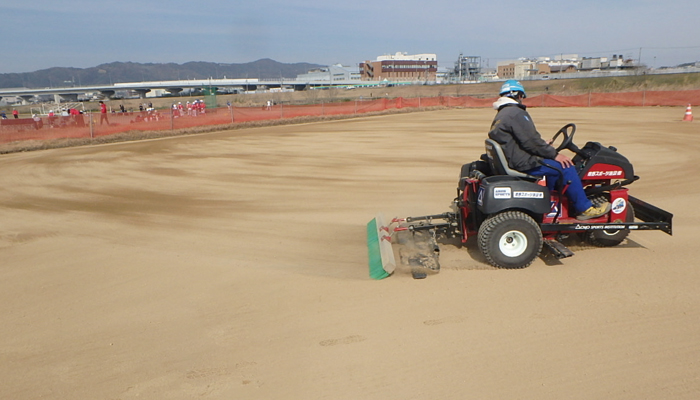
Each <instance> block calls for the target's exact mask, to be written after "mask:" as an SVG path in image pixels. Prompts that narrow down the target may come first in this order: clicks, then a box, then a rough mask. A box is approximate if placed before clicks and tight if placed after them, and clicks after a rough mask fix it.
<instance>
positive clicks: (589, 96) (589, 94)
mask: <svg viewBox="0 0 700 400" xmlns="http://www.w3.org/2000/svg"><path fill="white" fill-rule="evenodd" d="M590 106H591V92H590V91H588V107H590Z"/></svg>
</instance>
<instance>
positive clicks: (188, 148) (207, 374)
mask: <svg viewBox="0 0 700 400" xmlns="http://www.w3.org/2000/svg"><path fill="white" fill-rule="evenodd" d="M684 111H685V110H684V108H600V109H532V110H531V114H532V115H533V118H534V119H535V121H536V122H537V125H538V128H539V130H540V131H541V132H543V133H544V136H551V134H553V133H554V132H555V131H556V130H557V129H558V128H559V127H560V126H562V125H564V124H565V123H568V122H574V123H576V124H577V125H578V132H577V133H576V138H577V140H576V142H577V143H579V144H583V143H584V142H585V141H587V140H593V141H600V142H602V143H603V144H606V145H615V146H616V147H618V149H619V150H620V152H621V153H623V154H624V155H626V156H627V157H628V158H630V160H631V161H632V162H633V163H634V166H635V173H636V174H637V175H640V176H641V180H639V181H638V182H636V183H634V184H633V185H632V186H631V192H632V194H633V195H635V196H637V197H639V198H641V199H643V200H646V201H647V202H649V203H651V204H654V205H656V206H659V207H661V208H663V209H666V210H668V211H670V212H672V213H674V215H675V219H674V236H672V237H671V236H668V235H666V234H664V233H661V232H660V231H652V232H633V233H632V234H631V235H630V237H629V239H628V240H627V241H626V242H624V243H623V244H621V245H620V246H618V247H614V248H603V249H601V248H592V247H590V246H586V245H582V244H581V245H576V243H574V245H573V246H572V247H571V248H572V250H574V251H575V252H576V255H575V256H574V257H572V258H569V259H566V260H564V261H563V262H561V263H559V262H553V261H551V260H547V259H546V258H544V259H543V258H539V259H537V260H535V262H534V263H533V265H532V266H530V267H529V268H527V269H523V270H496V269H493V268H491V267H489V266H488V265H487V264H486V263H485V261H484V259H483V257H482V256H481V255H480V254H479V252H478V249H476V246H475V244H474V243H471V244H469V245H468V246H466V247H462V248H458V247H455V246H444V247H443V255H442V271H441V272H440V273H439V274H437V275H433V276H430V277H428V278H427V279H424V280H414V279H412V278H411V276H410V275H409V274H400V273H399V274H396V275H394V276H392V277H389V278H387V279H385V280H382V281H372V280H370V279H369V278H368V272H367V247H366V243H365V224H366V223H367V222H368V221H369V220H370V219H371V218H373V217H374V215H375V213H376V212H377V211H383V212H384V213H385V214H387V215H390V216H407V215H416V214H418V215H423V214H428V213H438V212H443V211H448V210H449V208H448V206H449V203H450V201H451V200H452V199H453V198H454V196H455V194H456V189H455V188H456V184H457V175H458V173H459V168H460V166H461V165H462V164H463V163H466V162H469V161H472V160H473V159H476V158H478V156H479V155H480V154H481V153H482V152H483V139H484V137H485V132H486V131H487V128H488V126H489V124H490V122H491V119H492V118H493V114H494V112H493V110H483V109H482V110H473V109H469V110H448V111H432V112H419V113H413V114H402V115H387V116H379V117H368V118H358V119H354V120H346V121H337V122H325V123H315V124H305V125H295V126H279V127H269V128H256V129H248V130H240V131H231V132H221V133H215V134H206V135H198V136H192V137H180V138H170V139H161V140H152V141H144V142H136V143H122V144H112V145H103V146H95V147H83V148H72V149H59V150H48V151H40V152H32V153H23V154H11V155H3V156H2V157H0V185H2V188H3V190H2V191H1V192H0V221H2V229H1V230H0V254H1V257H2V263H1V265H0V316H1V318H2V323H1V324H0V377H1V378H0V380H1V383H0V398H2V399H39V398H48V399H133V398H145V399H192V398H211V399H352V400H356V399H382V400H385V399H539V400H542V399H556V400H560V399H586V400H590V399H635V400H637V399H661V398H669V399H670V398H672V399H697V398H698V396H700V290H698V287H699V285H700V268H699V267H700V262H699V261H698V259H697V256H696V254H695V253H694V252H693V251H694V250H693V248H694V246H695V245H694V244H693V243H694V242H693V240H694V238H695V237H697V234H698V232H699V231H700V229H699V228H698V226H700V211H699V207H698V204H697V202H698V199H699V198H700V196H699V195H700V176H698V174H697V172H696V171H697V163H696V161H695V159H696V157H697V155H698V154H699V153H700V148H699V147H700V140H698V134H700V128H698V126H699V125H698V122H693V123H688V122H680V120H681V118H682V117H683V114H684Z"/></svg>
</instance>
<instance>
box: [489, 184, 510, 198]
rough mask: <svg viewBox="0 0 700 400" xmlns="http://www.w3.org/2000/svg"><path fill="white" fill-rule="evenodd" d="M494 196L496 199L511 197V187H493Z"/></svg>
mask: <svg viewBox="0 0 700 400" xmlns="http://www.w3.org/2000/svg"><path fill="white" fill-rule="evenodd" d="M493 198H494V199H510V188H509V187H495V188H493Z"/></svg>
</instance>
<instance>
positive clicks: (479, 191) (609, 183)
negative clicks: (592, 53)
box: [367, 124, 673, 279]
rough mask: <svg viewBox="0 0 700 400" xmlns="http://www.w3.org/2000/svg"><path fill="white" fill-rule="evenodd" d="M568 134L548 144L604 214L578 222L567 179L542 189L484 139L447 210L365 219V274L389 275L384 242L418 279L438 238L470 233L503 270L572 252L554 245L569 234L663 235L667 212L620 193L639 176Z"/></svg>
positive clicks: (434, 262) (609, 150)
mask: <svg viewBox="0 0 700 400" xmlns="http://www.w3.org/2000/svg"><path fill="white" fill-rule="evenodd" d="M575 132H576V126H575V125H574V124H567V125H565V126H564V127H562V128H561V129H559V131H557V132H556V134H555V135H554V138H553V142H552V143H553V145H554V146H555V147H556V149H557V151H561V150H564V149H568V150H570V151H572V152H573V153H574V154H575V156H574V158H573V161H574V164H575V166H576V168H577V170H578V175H579V176H580V178H581V181H582V183H583V186H584V189H585V192H586V194H587V196H588V197H589V198H590V199H591V201H592V202H593V204H594V205H597V204H600V203H601V202H605V201H607V202H609V203H610V204H611V209H610V211H609V212H608V213H607V214H605V215H603V216H601V217H598V218H594V219H589V220H585V221H579V220H578V219H576V216H575V215H572V213H570V210H571V205H570V204H569V200H568V198H567V196H566V194H565V193H566V190H567V187H568V185H569V183H570V182H564V181H563V179H560V180H559V182H556V183H555V185H554V188H555V189H554V190H553V191H551V192H550V190H549V189H548V187H547V185H546V183H545V181H544V179H541V178H540V177H536V176H530V175H527V174H524V173H521V172H518V171H515V170H512V169H510V168H509V167H508V163H507V161H506V158H505V156H504V153H503V150H502V149H501V146H500V145H499V144H498V143H497V142H495V141H493V140H491V139H486V153H485V154H483V155H482V156H481V158H480V159H479V160H477V161H473V162H471V163H469V164H465V165H464V166H462V170H461V173H460V177H459V183H458V185H457V197H456V198H455V199H454V201H453V202H452V204H451V209H452V210H451V211H449V212H445V213H442V214H434V215H425V216H417V217H406V218H393V219H391V220H388V221H384V218H383V216H382V214H379V215H377V217H376V218H374V219H373V220H371V221H370V222H369V223H368V224H367V244H368V253H369V268H370V277H372V278H373V279H382V278H385V277H387V276H389V275H390V274H391V273H393V271H394V269H395V268H396V259H395V255H394V248H393V247H392V245H393V246H394V247H399V251H398V253H399V255H400V262H401V263H402V264H404V265H408V266H410V268H411V271H412V274H413V277H414V278H424V277H426V276H427V274H428V273H431V272H437V271H439V269H440V264H439V254H440V246H439V244H438V243H443V244H444V243H449V242H461V244H465V243H466V242H467V239H469V238H470V237H472V236H475V235H476V242H477V244H478V247H479V250H480V251H481V253H482V254H483V255H484V257H485V259H486V261H487V262H488V263H489V264H491V265H493V266H495V267H497V268H506V269H516V268H525V267H527V266H529V265H530V264H531V263H532V262H533V260H534V259H535V258H536V257H538V256H539V255H540V252H541V251H542V248H543V247H544V248H546V249H548V250H549V251H551V253H552V254H553V255H554V257H556V258H557V259H562V258H566V257H570V256H572V255H574V253H573V252H572V251H571V250H570V249H569V248H567V247H566V246H565V245H564V244H563V243H562V240H563V239H566V238H568V237H570V236H572V235H577V236H579V237H580V238H581V239H582V240H585V241H587V242H589V243H590V244H592V245H594V246H600V247H608V246H616V245H618V244H620V243H622V242H623V241H624V240H625V238H626V237H627V235H628V234H629V233H630V231H641V230H661V231H663V232H665V233H667V234H669V235H671V234H672V219H673V214H671V213H669V212H667V211H664V210H662V209H660V208H658V207H655V206H653V205H651V204H649V203H646V202H644V201H642V200H640V199H638V198H636V197H634V196H632V195H630V194H629V193H628V188H627V186H628V185H630V184H632V183H633V182H635V181H636V180H638V179H639V177H638V176H635V175H634V169H633V167H632V164H631V163H630V162H629V161H628V160H627V158H625V157H624V156H623V155H622V154H620V153H618V152H617V149H616V148H615V147H612V146H610V147H604V146H603V145H601V144H600V143H598V142H588V143H586V145H585V146H584V147H583V148H579V147H578V146H576V145H575V144H574V141H573V139H574V134H575ZM560 137H561V139H560ZM558 142H561V143H559V144H557V143H558ZM637 220H639V221H641V222H639V221H637ZM397 245H398V246H397Z"/></svg>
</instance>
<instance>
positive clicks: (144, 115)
mask: <svg viewBox="0 0 700 400" xmlns="http://www.w3.org/2000/svg"><path fill="white" fill-rule="evenodd" d="M495 100H496V98H495V97H494V98H489V99H481V98H475V97H469V96H463V97H447V96H438V97H416V98H402V97H398V98H394V99H373V100H356V101H346V102H338V103H321V104H311V105H287V104H278V105H273V106H263V107H235V106H231V107H220V108H210V109H206V110H205V111H204V112H199V113H188V112H186V111H184V112H180V111H178V110H164V111H151V112H147V111H144V112H127V113H110V114H108V116H107V118H108V119H109V121H108V123H107V122H106V121H103V123H102V124H101V123H100V114H99V113H95V114H90V113H88V114H81V115H74V116H61V117H53V118H46V117H44V118H41V119H39V120H32V119H30V118H25V119H9V120H0V143H8V142H14V141H22V140H47V139H60V138H95V137H99V136H105V135H111V134H115V133H121V132H129V131H162V130H176V129H187V128H193V127H197V126H203V125H228V124H235V123H241V122H250V121H263V120H275V119H287V118H297V117H318V116H328V115H355V114H364V113H369V112H378V111H384V110H389V109H401V108H428V107H439V106H442V107H473V108H484V107H491V105H492V103H493V102H494V101H495ZM524 103H525V105H527V106H528V107H600V106H606V107H609V106H684V107H685V106H687V105H698V104H700V90H684V91H654V92H650V91H642V92H626V93H588V94H581V95H575V96H555V95H549V94H541V95H537V96H532V97H528V98H527V99H525V101H524Z"/></svg>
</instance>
